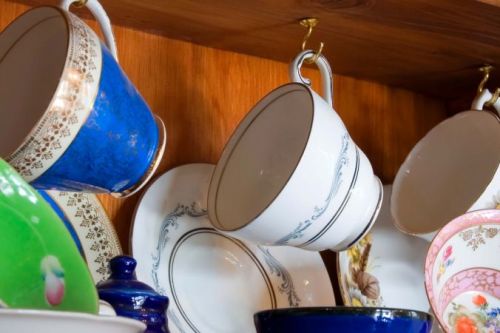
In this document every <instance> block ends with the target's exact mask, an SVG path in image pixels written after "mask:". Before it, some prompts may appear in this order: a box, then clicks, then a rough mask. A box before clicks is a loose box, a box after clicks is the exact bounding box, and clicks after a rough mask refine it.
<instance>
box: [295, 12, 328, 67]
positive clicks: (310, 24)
mask: <svg viewBox="0 0 500 333" xmlns="http://www.w3.org/2000/svg"><path fill="white" fill-rule="evenodd" d="M299 23H300V25H301V26H303V27H306V28H307V33H306V35H305V36H304V40H303V41H302V51H304V50H305V49H306V45H307V41H308V40H309V37H311V34H312V32H313V29H314V27H315V26H316V25H317V24H318V23H319V20H318V19H317V18H314V17H307V18H304V19H302V20H300V21H299ZM324 46H325V44H324V43H323V42H321V43H320V44H319V49H318V50H317V51H316V52H314V56H313V57H312V58H311V59H307V60H305V62H306V63H308V64H312V63H315V62H316V61H318V58H319V56H320V55H321V52H322V51H323V47H324Z"/></svg>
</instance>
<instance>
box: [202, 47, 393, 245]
mask: <svg viewBox="0 0 500 333" xmlns="http://www.w3.org/2000/svg"><path fill="white" fill-rule="evenodd" d="M313 57H314V52H313V51H311V50H306V51H304V52H302V53H300V54H299V55H298V56H297V57H296V58H295V60H294V61H293V62H292V63H291V66H290V75H291V78H292V80H293V81H295V82H294V83H289V84H285V85H283V86H281V87H279V88H277V89H275V90H274V91H272V92H271V93H270V94H268V95H267V96H266V97H264V98H263V99H262V100H261V101H260V102H259V103H257V105H256V106H255V107H254V108H253V109H252V110H251V111H250V112H249V113H248V114H247V116H246V117H245V118H244V119H243V120H242V122H241V123H240V124H239V126H238V128H237V129H236V131H235V132H234V133H233V135H232V137H231V138H230V140H229V141H228V143H227V144H226V146H225V148H224V151H223V153H222V156H221V158H220V160H219V162H218V163H217V166H216V168H215V171H214V174H213V176H212V180H211V184H210V188H209V194H208V214H209V217H210V221H211V223H212V224H213V226H214V227H215V228H216V229H218V230H219V231H221V232H224V233H226V234H228V235H230V236H233V237H236V238H242V239H246V240H249V241H253V242H256V243H259V244H265V245H291V246H296V247H301V248H304V249H309V250H315V251H316V250H324V249H327V248H329V249H333V250H343V249H346V248H348V247H349V246H351V245H352V244H354V243H355V242H356V241H357V240H358V239H360V238H361V237H362V236H363V235H364V234H366V232H368V230H369V229H370V227H371V225H372V223H373V222H374V221H375V219H376V217H377V214H378V211H379V208H380V204H381V202H382V193H383V191H382V186H381V183H380V181H379V179H378V178H377V177H376V176H375V175H374V174H373V170H372V167H371V165H370V162H369V161H368V159H367V158H366V156H365V154H364V153H363V152H362V151H361V150H360V149H359V148H358V147H357V146H356V144H355V143H354V141H353V140H352V139H351V137H350V136H349V133H348V132H347V129H346V128H345V126H344V124H343V122H342V120H341V119H340V117H339V116H338V115H337V113H336V112H335V111H334V109H333V106H332V72H331V69H330V66H329V64H328V62H327V60H326V59H325V58H324V57H323V56H320V57H318V59H317V60H316V64H317V65H318V67H319V69H320V71H321V74H322V79H323V90H324V94H323V95H324V97H325V99H326V101H325V100H324V99H323V98H321V97H320V96H319V95H318V94H316V93H315V92H314V91H313V90H312V89H311V88H310V86H309V85H310V82H309V80H307V79H305V78H303V77H302V76H301V74H300V69H301V66H302V63H303V61H304V60H305V59H309V58H313Z"/></svg>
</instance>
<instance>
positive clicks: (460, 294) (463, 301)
mask: <svg viewBox="0 0 500 333" xmlns="http://www.w3.org/2000/svg"><path fill="white" fill-rule="evenodd" d="M499 249H500V210H497V209H492V210H479V211H475V212H470V213H467V214H465V215H462V216H460V217H457V218H455V219H454V220H452V221H451V222H450V223H448V224H447V225H446V226H445V227H444V228H442V229H441V230H440V231H439V233H438V234H437V235H436V237H435V238H434V240H433V241H432V243H431V245H430V247H429V251H428V253H427V258H426V262H425V288H426V291H427V296H428V297H429V302H430V304H431V306H432V310H433V312H434V313H435V315H436V318H437V319H438V321H439V323H440V325H441V326H442V327H443V329H444V330H445V331H446V332H498V329H499V328H500V317H499V313H498V312H499V309H500V260H499V259H498V254H499Z"/></svg>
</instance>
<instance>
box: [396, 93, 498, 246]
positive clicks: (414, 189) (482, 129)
mask: <svg viewBox="0 0 500 333" xmlns="http://www.w3.org/2000/svg"><path fill="white" fill-rule="evenodd" d="M490 98H491V93H490V92H489V91H488V90H487V89H485V90H483V92H482V93H481V94H480V95H479V96H478V97H477V98H476V100H475V101H474V103H473V105H472V109H473V110H474V111H465V112H461V113H459V114H457V115H455V116H453V117H451V118H449V119H447V120H445V121H443V122H442V123H440V124H439V125H437V126H436V127H434V128H433V129H432V130H431V131H430V132H429V133H428V134H427V135H426V136H425V137H424V138H423V139H422V140H420V142H419V143H418V144H417V145H416V146H415V147H414V148H413V150H412V151H411V153H410V154H409V155H408V157H407V158H406V160H405V162H404V163H403V164H402V166H401V168H400V169H399V171H398V173H397V175H396V178H395V180H394V185H393V191H392V197H391V213H392V216H393V217H394V223H395V225H396V226H397V227H398V228H399V229H400V230H401V231H403V232H406V233H409V234H413V235H418V236H420V237H422V238H425V239H427V240H431V239H432V238H433V236H434V235H435V234H436V232H437V231H438V230H439V229H441V228H442V227H443V226H444V225H445V224H446V223H447V222H448V221H450V220H452V219H453V218H455V217H456V216H459V215H462V214H464V213H465V212H467V211H474V210H479V209H492V208H496V207H498V205H499V204H500V119H499V118H498V117H497V115H495V114H494V113H492V112H489V111H479V110H482V108H483V105H484V104H485V102H486V101H488V100H489V99H490ZM495 108H496V109H497V111H499V110H500V103H497V104H496V105H495ZM499 112H500V111H499Z"/></svg>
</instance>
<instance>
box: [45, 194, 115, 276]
mask: <svg viewBox="0 0 500 333" xmlns="http://www.w3.org/2000/svg"><path fill="white" fill-rule="evenodd" d="M38 192H39V193H40V194H41V196H42V197H43V198H44V199H45V200H46V201H47V202H48V203H49V204H50V205H51V207H52V208H53V209H54V211H55V212H56V213H57V215H59V217H60V218H61V220H63V222H64V224H65V225H66V228H67V229H68V230H69V232H70V233H71V236H72V237H73V240H74V241H75V243H76V245H77V246H78V249H79V250H80V253H81V254H82V256H83V257H84V258H85V261H86V262H87V265H88V267H89V269H90V273H91V274H92V277H93V279H94V282H95V283H99V282H101V281H104V280H106V279H107V278H108V276H109V268H108V263H109V260H111V258H113V257H115V256H117V255H120V254H122V249H121V246H120V241H119V239H118V235H117V234H116V231H115V229H114V227H113V224H112V223H111V221H110V220H109V218H108V215H107V214H106V211H105V210H104V207H102V205H101V203H100V201H99V199H98V198H97V196H95V195H94V194H90V193H81V192H59V191H38Z"/></svg>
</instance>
